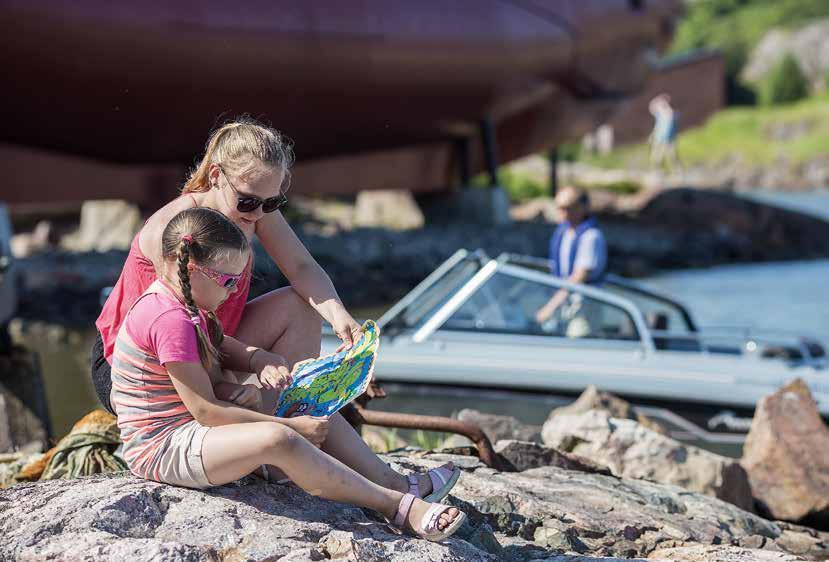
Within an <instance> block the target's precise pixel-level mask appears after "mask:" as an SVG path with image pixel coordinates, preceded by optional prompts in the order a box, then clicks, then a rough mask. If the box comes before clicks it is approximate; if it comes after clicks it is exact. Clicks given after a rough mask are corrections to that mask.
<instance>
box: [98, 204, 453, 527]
mask: <svg viewBox="0 0 829 562" xmlns="http://www.w3.org/2000/svg"><path fill="white" fill-rule="evenodd" d="M249 255H250V247H249V244H248V241H247V238H246V237H245V235H244V233H243V232H242V231H241V230H240V229H239V228H238V227H237V226H236V225H235V224H234V223H232V222H231V221H229V220H227V219H226V218H225V217H224V216H223V215H222V214H221V213H218V212H216V211H213V210H210V209H205V208H194V209H188V210H185V211H182V212H180V213H179V214H177V215H176V216H174V217H173V219H172V220H171V221H170V222H169V224H168V225H167V227H166V228H165V229H164V231H163V234H162V256H163V258H164V263H163V268H162V270H161V271H159V272H158V274H159V278H158V279H157V280H156V281H155V282H154V283H153V284H152V285H150V287H149V288H148V289H147V290H146V291H145V292H144V294H143V295H141V297H139V298H138V299H137V300H136V301H135V302H134V303H133V304H132V306H131V307H130V309H129V312H128V313H127V315H126V318H125V320H124V322H123V324H122V326H121V328H120V330H119V333H118V337H117V340H116V343H115V348H114V353H113V361H112V402H113V405H114V407H115V410H116V413H117V415H118V426H119V427H120V428H121V437H122V439H123V441H124V458H125V459H126V461H127V464H128V465H129V467H130V470H131V471H132V472H133V473H134V474H136V475H137V476H140V477H143V478H147V479H150V480H155V481H158V482H165V483H168V484H173V485H178V486H187V487H191V488H207V487H210V486H217V485H221V484H225V483H228V482H232V481H234V480H237V479H238V478H241V477H242V476H244V475H246V474H249V473H250V472H251V471H253V470H254V469H256V468H258V467H259V466H260V465H263V464H264V465H275V466H277V467H278V468H279V469H280V470H282V471H283V472H284V473H285V474H286V475H287V476H288V477H289V478H290V479H291V480H292V481H293V482H294V483H296V484H297V485H298V486H300V487H301V488H303V489H304V490H306V491H309V493H311V494H314V495H319V496H321V497H323V498H327V499H332V500H337V501H343V502H348V503H351V504H354V505H358V506H362V507H368V508H371V509H374V510H376V511H378V512H380V513H382V514H383V515H385V516H386V517H387V518H393V519H394V523H395V525H396V526H397V527H399V528H405V529H408V530H410V531H413V532H415V533H416V534H417V535H419V536H421V537H423V538H426V539H429V540H440V539H443V538H445V537H448V536H449V535H451V534H452V533H454V532H455V531H456V530H457V529H458V527H459V526H460V525H461V524H462V523H463V521H464V519H465V515H464V514H463V513H461V512H460V511H458V510H457V509H456V508H454V507H449V506H446V505H441V504H439V503H427V502H426V501H423V500H421V499H420V498H419V497H416V496H415V495H414V494H412V493H404V491H405V490H406V489H407V486H408V484H409V483H408V482H407V481H406V478H405V477H403V476H402V475H400V474H398V473H396V472H394V471H392V470H391V469H389V468H388V467H387V466H386V465H384V464H383V463H382V461H380V460H379V459H376V457H374V458H375V459H376V461H377V462H376V463H372V462H369V461H367V460H366V456H365V455H362V454H360V455H356V456H354V455H349V454H347V453H345V452H343V451H340V450H338V447H342V442H344V441H345V442H348V443H351V442H352V441H350V440H348V439H346V438H344V436H345V435H347V433H346V429H345V428H343V427H342V426H341V424H345V422H344V421H343V420H342V417H341V416H336V418H335V417H332V418H331V420H329V419H327V418H314V417H309V416H299V417H296V418H275V417H273V416H272V415H268V414H265V413H262V412H258V411H254V410H252V409H248V408H244V407H239V406H238V405H236V404H233V403H231V402H227V401H224V400H222V399H220V398H217V396H216V393H215V392H214V387H215V388H217V389H219V388H222V389H224V390H223V392H222V393H223V394H224V393H226V395H227V396H228V397H230V396H231V395H234V394H239V393H238V392H236V390H234V389H233V388H230V389H227V388H226V387H224V386H222V385H223V384H225V383H223V381H222V380H221V369H222V367H226V368H229V369H233V370H245V369H247V368H248V367H246V366H245V362H246V361H247V362H248V363H249V362H250V360H251V359H252V357H251V356H250V355H251V353H250V350H249V349H247V348H246V347H245V346H244V345H241V344H239V343H238V342H236V343H234V344H233V345H227V344H225V345H222V339H223V337H222V332H221V327H220V325H219V323H218V322H217V321H216V320H215V317H214V315H213V313H214V311H215V310H216V309H217V308H218V307H219V305H221V303H222V302H224V301H225V300H226V299H227V298H228V297H229V296H230V295H231V294H232V293H233V292H234V291H235V289H236V284H237V283H238V282H239V279H240V277H241V275H242V273H243V272H244V270H245V267H246V264H247V262H248V258H249ZM220 345H222V349H223V351H224V353H223V354H221V355H220V353H219V352H218V351H217V349H218V347H219V346H220ZM253 349H258V348H253ZM259 351H260V353H263V352H262V351H261V350H259ZM260 382H261V383H262V384H263V386H265V387H270V388H273V387H276V386H280V385H284V384H285V383H286V382H287V381H286V380H285V379H284V378H283V379H281V380H280V379H279V378H278V377H277V376H276V373H275V372H272V373H270V374H267V373H262V374H261V375H260ZM227 384H233V383H227ZM243 390H244V389H243ZM236 399H237V400H239V397H238V396H236ZM335 419H336V420H337V421H336V422H334V420H335ZM348 429H350V427H349V428H348ZM332 455H334V456H332ZM335 456H336V457H339V458H340V459H343V460H342V462H341V461H340V460H338V459H337V458H335ZM381 467H382V468H381ZM364 475H365V476H364Z"/></svg>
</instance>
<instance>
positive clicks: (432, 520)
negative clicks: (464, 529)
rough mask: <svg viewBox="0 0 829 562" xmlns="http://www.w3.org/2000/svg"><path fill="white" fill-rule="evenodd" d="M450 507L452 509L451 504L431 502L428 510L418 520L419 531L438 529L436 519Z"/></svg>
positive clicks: (431, 531)
mask: <svg viewBox="0 0 829 562" xmlns="http://www.w3.org/2000/svg"><path fill="white" fill-rule="evenodd" d="M450 509H452V506H451V505H445V504H442V503H433V504H432V506H431V507H430V508H429V510H428V511H427V512H426V513H424V514H423V518H422V519H421V520H420V529H421V531H423V532H424V533H426V534H431V533H433V532H435V531H439V530H440V528H439V527H438V519H440V516H441V515H443V514H444V513H445V512H446V511H448V510H450Z"/></svg>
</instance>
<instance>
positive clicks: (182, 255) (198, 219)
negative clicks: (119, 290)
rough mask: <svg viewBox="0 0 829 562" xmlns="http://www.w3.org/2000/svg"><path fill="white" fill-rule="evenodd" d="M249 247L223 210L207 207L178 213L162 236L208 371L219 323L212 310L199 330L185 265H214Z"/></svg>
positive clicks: (217, 341) (215, 352)
mask: <svg viewBox="0 0 829 562" xmlns="http://www.w3.org/2000/svg"><path fill="white" fill-rule="evenodd" d="M249 250H250V244H249V243H248V239H247V238H246V237H245V234H244V233H243V232H242V230H241V229H240V228H239V227H238V226H236V224H234V223H233V222H232V221H231V220H230V219H228V218H227V217H226V216H224V215H223V214H222V213H220V212H218V211H214V210H213V209H208V208H207V207H196V208H194V209H187V210H184V211H182V212H180V213H179V214H177V215H176V216H174V217H173V218H172V219H170V222H169V223H167V226H166V227H165V228H164V233H163V234H162V235H161V252H162V254H163V256H164V258H165V259H170V258H173V257H174V258H175V259H176V264H177V266H178V280H179V285H180V286H181V292H182V294H183V295H184V302H185V305H186V306H187V310H188V312H189V313H190V316H191V317H192V318H193V319H194V320H193V325H194V326H195V329H196V338H197V339H198V342H199V357H200V358H201V362H202V365H204V368H205V369H207V370H208V371H209V370H210V368H211V367H212V366H213V364H214V362H218V361H220V359H221V357H220V355H219V350H218V348H219V346H221V344H222V340H223V339H224V332H223V331H222V325H221V323H220V322H219V320H218V318H216V315H215V314H213V313H212V312H208V313H207V331H208V333H207V334H205V333H204V331H203V330H202V328H201V322H199V321H198V317H199V308H198V307H197V306H196V303H195V301H194V300H193V295H192V293H191V289H190V270H189V269H188V267H187V265H188V264H189V263H190V261H191V260H192V261H193V262H194V263H196V264H198V265H203V266H207V267H210V266H213V267H216V266H219V265H220V263H221V262H222V261H223V260H226V259H228V258H229V257H230V256H231V255H232V254H233V253H241V254H245V253H247V252H248V251H249Z"/></svg>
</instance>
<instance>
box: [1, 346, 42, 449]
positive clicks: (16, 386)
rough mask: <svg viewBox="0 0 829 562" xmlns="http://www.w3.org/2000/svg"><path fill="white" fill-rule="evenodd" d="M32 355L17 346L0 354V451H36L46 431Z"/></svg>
mask: <svg viewBox="0 0 829 562" xmlns="http://www.w3.org/2000/svg"><path fill="white" fill-rule="evenodd" d="M36 365H37V363H36V358H35V357H34V355H33V354H31V353H29V352H26V351H25V350H23V349H22V348H20V347H17V346H15V347H13V348H12V349H11V350H10V351H9V352H8V353H4V354H0V380H2V381H3V383H0V453H8V452H14V451H20V450H27V451H32V452H35V451H37V452H39V451H42V450H43V446H44V445H45V444H46V437H47V434H46V433H47V432H46V428H45V426H44V424H43V421H42V420H43V419H45V418H46V414H47V412H46V406H45V394H44V390H43V379H42V377H41V374H40V372H39V370H37V368H36Z"/></svg>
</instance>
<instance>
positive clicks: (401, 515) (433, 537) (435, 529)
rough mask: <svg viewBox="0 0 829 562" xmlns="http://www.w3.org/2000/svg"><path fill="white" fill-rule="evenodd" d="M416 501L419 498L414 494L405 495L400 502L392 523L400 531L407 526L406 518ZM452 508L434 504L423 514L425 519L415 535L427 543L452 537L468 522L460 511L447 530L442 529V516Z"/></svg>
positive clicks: (421, 520)
mask: <svg viewBox="0 0 829 562" xmlns="http://www.w3.org/2000/svg"><path fill="white" fill-rule="evenodd" d="M415 499H418V498H415V496H414V495H413V494H405V495H404V496H403V499H401V500H400V504H399V505H398V506H397V515H395V516H394V521H393V523H392V524H393V525H394V526H395V527H397V528H398V529H403V526H404V525H405V524H406V518H407V517H408V516H409V512H410V511H411V510H412V505H414V501H415ZM452 507H453V506H451V505H443V504H440V503H433V504H432V505H431V506H430V507H429V509H428V510H427V511H426V513H424V514H423V517H421V519H420V524H419V525H418V526H417V527H414V528H413V530H414V532H415V534H416V535H417V536H418V537H420V538H422V539H426V540H427V541H441V540H443V539H445V538H448V537H451V536H452V535H453V534H454V533H455V531H457V530H458V529H459V528H460V527H461V525H463V522H464V521H466V514H465V513H464V512H463V511H460V510H458V514H457V515H456V516H455V519H454V520H453V521H452V522H451V523H450V524H449V525H447V526H446V528H445V529H441V528H440V526H439V521H440V516H441V515H442V514H444V513H446V512H447V511H448V510H450V509H452ZM456 509H457V508H456Z"/></svg>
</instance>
